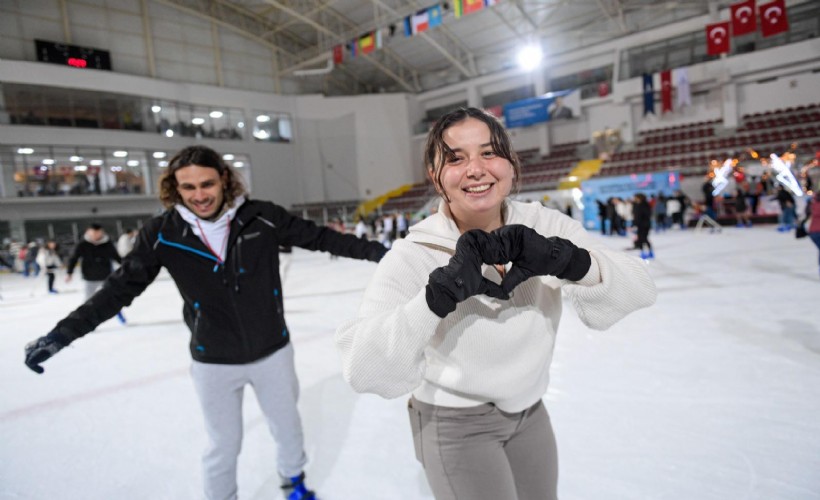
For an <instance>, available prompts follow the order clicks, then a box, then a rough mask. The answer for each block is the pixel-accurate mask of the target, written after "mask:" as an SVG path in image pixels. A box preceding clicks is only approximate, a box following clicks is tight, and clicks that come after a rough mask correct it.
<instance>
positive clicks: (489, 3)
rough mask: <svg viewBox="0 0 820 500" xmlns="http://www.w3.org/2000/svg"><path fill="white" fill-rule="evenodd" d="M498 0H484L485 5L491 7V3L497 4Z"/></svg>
mask: <svg viewBox="0 0 820 500" xmlns="http://www.w3.org/2000/svg"><path fill="white" fill-rule="evenodd" d="M497 3H498V0H484V6H485V7H492V6H493V5H495V4H497Z"/></svg>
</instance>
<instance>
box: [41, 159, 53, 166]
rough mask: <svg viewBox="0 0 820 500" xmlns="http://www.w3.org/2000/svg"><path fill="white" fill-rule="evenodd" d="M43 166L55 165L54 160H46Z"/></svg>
mask: <svg viewBox="0 0 820 500" xmlns="http://www.w3.org/2000/svg"><path fill="white" fill-rule="evenodd" d="M43 165H54V160H52V159H51V158H46V159H44V160H43Z"/></svg>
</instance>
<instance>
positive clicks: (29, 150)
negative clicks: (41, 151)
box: [17, 148, 34, 155]
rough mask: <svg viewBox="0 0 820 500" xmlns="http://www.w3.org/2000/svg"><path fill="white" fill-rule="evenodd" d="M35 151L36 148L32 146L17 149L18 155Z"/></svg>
mask: <svg viewBox="0 0 820 500" xmlns="http://www.w3.org/2000/svg"><path fill="white" fill-rule="evenodd" d="M33 152H34V150H33V149H31V148H19V149H17V154H18V155H30V154H31V153H33Z"/></svg>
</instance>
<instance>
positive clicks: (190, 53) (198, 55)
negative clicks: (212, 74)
mask: <svg viewBox="0 0 820 500" xmlns="http://www.w3.org/2000/svg"><path fill="white" fill-rule="evenodd" d="M183 50H184V52H185V61H186V63H188V64H190V65H192V66H208V67H209V68H211V71H216V70H215V69H214V68H215V67H216V64H215V63H214V52H213V49H212V48H211V47H210V46H205V47H203V46H199V45H185V46H184V47H183Z"/></svg>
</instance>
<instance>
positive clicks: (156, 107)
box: [151, 104, 162, 113]
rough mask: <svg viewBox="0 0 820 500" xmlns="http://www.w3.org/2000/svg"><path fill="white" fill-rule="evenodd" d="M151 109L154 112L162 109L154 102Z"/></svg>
mask: <svg viewBox="0 0 820 500" xmlns="http://www.w3.org/2000/svg"><path fill="white" fill-rule="evenodd" d="M151 111H153V112H154V113H159V112H160V111H162V106H157V105H156V104H154V105H153V106H151Z"/></svg>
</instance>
